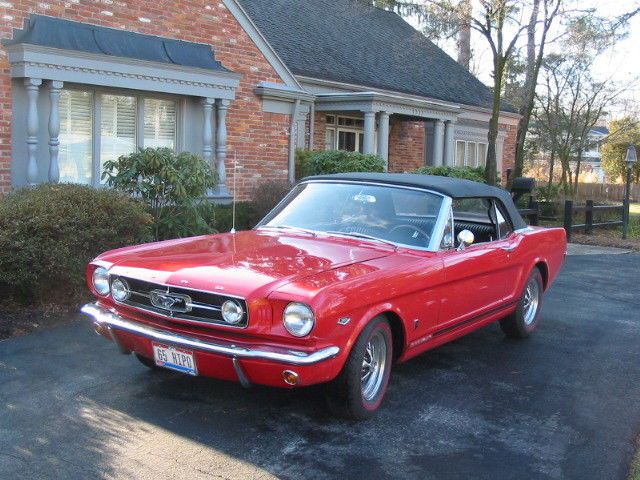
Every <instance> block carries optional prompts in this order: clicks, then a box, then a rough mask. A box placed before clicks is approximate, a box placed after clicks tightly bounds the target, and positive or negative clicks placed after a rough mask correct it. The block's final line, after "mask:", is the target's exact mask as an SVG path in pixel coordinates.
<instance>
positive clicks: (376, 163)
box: [298, 150, 385, 177]
mask: <svg viewBox="0 0 640 480" xmlns="http://www.w3.org/2000/svg"><path fill="white" fill-rule="evenodd" d="M298 158H299V161H300V176H301V177H308V176H310V175H326V174H330V173H347V172H384V167H385V163H384V160H383V159H382V158H380V157H378V156H376V155H364V154H362V153H359V152H345V151H342V150H338V151H326V152H312V153H310V154H309V155H299V157H298Z"/></svg>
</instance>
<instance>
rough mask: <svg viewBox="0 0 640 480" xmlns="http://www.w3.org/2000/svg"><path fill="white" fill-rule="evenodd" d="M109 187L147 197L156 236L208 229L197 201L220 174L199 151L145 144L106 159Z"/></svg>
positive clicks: (185, 233) (159, 238) (160, 237)
mask: <svg viewBox="0 0 640 480" xmlns="http://www.w3.org/2000/svg"><path fill="white" fill-rule="evenodd" d="M102 178H103V179H105V180H106V182H107V184H108V185H109V186H110V187H113V188H115V189H116V190H120V191H122V192H126V193H128V194H129V195H132V196H134V197H136V198H140V199H141V200H142V201H144V202H145V203H146V204H147V205H148V207H149V209H150V211H151V214H152V215H153V218H154V229H153V230H154V232H153V233H154V237H155V238H156V239H157V240H162V239H167V238H175V237H187V236H191V235H196V234H199V233H203V232H206V231H208V229H209V228H208V225H207V224H206V222H205V221H204V219H203V218H202V216H201V215H200V214H199V211H198V208H197V207H198V205H199V204H200V202H201V201H202V198H203V197H204V196H205V195H206V193H207V191H208V190H209V189H211V188H212V187H213V186H215V184H216V182H217V176H216V174H215V172H213V171H212V170H211V168H210V167H209V165H208V164H207V163H206V162H205V161H204V160H203V159H202V158H201V157H199V156H198V155H195V154H193V153H188V152H183V153H178V154H176V153H175V152H174V151H173V150H171V149H170V148H145V149H143V150H140V151H138V152H135V153H132V154H130V155H123V156H121V157H120V158H118V159H117V160H111V161H108V162H105V164H104V173H103V175H102Z"/></svg>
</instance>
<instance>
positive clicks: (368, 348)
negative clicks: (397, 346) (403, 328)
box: [327, 316, 393, 420]
mask: <svg viewBox="0 0 640 480" xmlns="http://www.w3.org/2000/svg"><path fill="white" fill-rule="evenodd" d="M392 359H393V339H392V335H391V327H390V326H389V322H388V321H387V320H386V318H385V317H383V316H380V317H376V318H374V319H373V320H372V321H371V322H370V323H369V324H368V325H367V326H366V328H365V329H364V330H363V331H362V333H361V334H360V336H359V337H358V340H356V343H355V344H354V346H353V348H352V349H351V352H350V353H349V358H347V361H346V363H345V365H344V367H343V368H342V371H341V372H340V375H338V377H337V378H336V379H335V380H334V381H333V382H332V383H331V384H329V385H328V389H327V403H328V404H329V407H330V409H331V410H332V411H333V412H334V413H335V414H337V415H339V416H342V417H346V418H349V419H352V420H364V419H366V418H369V417H371V416H372V415H373V413H374V412H375V411H376V410H377V409H378V407H379V406H380V404H381V403H382V400H383V398H384V395H385V393H386V391H387V385H388V384H389V377H390V375H391V362H392Z"/></svg>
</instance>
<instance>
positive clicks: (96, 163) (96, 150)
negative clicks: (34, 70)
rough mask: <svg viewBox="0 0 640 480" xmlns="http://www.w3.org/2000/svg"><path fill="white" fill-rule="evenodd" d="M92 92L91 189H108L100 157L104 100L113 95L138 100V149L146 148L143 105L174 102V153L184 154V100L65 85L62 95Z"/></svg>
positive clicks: (165, 95)
mask: <svg viewBox="0 0 640 480" xmlns="http://www.w3.org/2000/svg"><path fill="white" fill-rule="evenodd" d="M65 90H67V91H80V92H90V93H91V94H92V101H93V105H92V110H93V111H92V117H91V121H92V125H91V183H90V184H89V185H91V186H92V187H95V188H102V187H105V184H104V183H102V178H101V176H102V172H100V157H101V154H102V152H101V132H100V130H101V127H100V126H101V122H102V96H103V95H114V96H121V97H135V99H136V142H135V143H136V148H137V149H139V148H144V101H145V99H153V100H165V101H173V102H174V103H175V105H176V122H175V132H174V138H173V145H174V147H173V150H174V151H175V152H177V153H179V152H180V151H182V147H183V141H184V135H183V132H184V130H183V127H184V126H183V119H184V116H185V114H184V105H185V103H184V102H182V101H180V100H181V96H179V95H171V94H166V93H161V92H146V91H140V90H131V89H123V88H106V87H100V86H94V85H83V84H75V83H74V84H65V86H64V88H63V89H62V91H65Z"/></svg>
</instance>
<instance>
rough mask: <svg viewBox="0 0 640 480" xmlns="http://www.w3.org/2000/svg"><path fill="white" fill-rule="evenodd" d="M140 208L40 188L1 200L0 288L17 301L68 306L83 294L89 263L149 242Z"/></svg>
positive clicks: (115, 199) (104, 194)
mask: <svg viewBox="0 0 640 480" xmlns="http://www.w3.org/2000/svg"><path fill="white" fill-rule="evenodd" d="M152 221H153V219H152V218H151V216H150V215H149V214H148V213H146V211H145V206H144V204H142V203H141V202H138V201H136V200H133V199H131V198H130V197H128V196H126V195H123V194H121V193H119V192H115V191H113V190H107V189H99V190H98V189H94V188H91V187H86V186H81V185H40V186H38V187H36V188H26V189H22V190H17V191H15V192H13V193H11V194H9V195H7V196H6V197H4V198H1V199H0V285H4V289H6V290H7V291H8V292H9V293H10V295H13V296H14V297H15V299H16V300H20V301H25V302H36V303H66V302H72V301H74V300H75V299H77V298H78V296H79V295H81V294H82V292H85V288H84V270H85V266H86V264H87V262H89V261H90V260H91V259H93V258H94V257H95V256H97V255H98V254H99V253H102V252H104V251H106V250H111V249H113V248H118V247H122V246H125V245H133V244H137V243H140V242H145V241H149V240H151V238H152V235H151V224H152Z"/></svg>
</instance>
